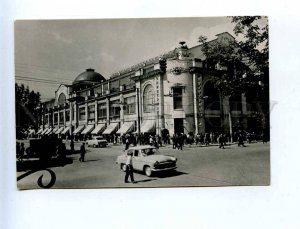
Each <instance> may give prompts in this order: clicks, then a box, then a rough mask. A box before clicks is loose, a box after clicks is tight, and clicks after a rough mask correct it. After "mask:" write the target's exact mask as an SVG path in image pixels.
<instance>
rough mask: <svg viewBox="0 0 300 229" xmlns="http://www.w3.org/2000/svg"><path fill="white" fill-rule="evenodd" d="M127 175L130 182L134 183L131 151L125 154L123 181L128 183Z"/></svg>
mask: <svg viewBox="0 0 300 229" xmlns="http://www.w3.org/2000/svg"><path fill="white" fill-rule="evenodd" d="M129 176H130V180H131V183H136V182H135V180H134V177H133V167H132V152H129V153H128V154H127V160H126V174H125V183H129V181H128V177H129Z"/></svg>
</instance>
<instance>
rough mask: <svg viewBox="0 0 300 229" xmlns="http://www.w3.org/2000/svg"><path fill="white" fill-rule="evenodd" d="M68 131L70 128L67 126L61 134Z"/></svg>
mask: <svg viewBox="0 0 300 229" xmlns="http://www.w3.org/2000/svg"><path fill="white" fill-rule="evenodd" d="M69 130H70V126H67V127H66V128H65V129H64V130H63V132H61V134H66V133H67V132H68V131H69Z"/></svg>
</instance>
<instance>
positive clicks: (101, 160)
mask: <svg viewBox="0 0 300 229" xmlns="http://www.w3.org/2000/svg"><path fill="white" fill-rule="evenodd" d="M91 161H102V159H97V160H96V159H95V160H84V162H91Z"/></svg>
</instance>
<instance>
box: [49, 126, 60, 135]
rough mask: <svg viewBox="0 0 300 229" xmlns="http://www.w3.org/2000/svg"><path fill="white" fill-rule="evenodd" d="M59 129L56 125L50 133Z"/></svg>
mask: <svg viewBox="0 0 300 229" xmlns="http://www.w3.org/2000/svg"><path fill="white" fill-rule="evenodd" d="M57 130H58V127H54V129H53V130H52V131H50V132H49V133H48V134H51V133H53V134H55V133H56V131H57Z"/></svg>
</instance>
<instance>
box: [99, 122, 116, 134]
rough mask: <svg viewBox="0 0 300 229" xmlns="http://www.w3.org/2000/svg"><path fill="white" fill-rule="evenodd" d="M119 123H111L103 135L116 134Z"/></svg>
mask: <svg viewBox="0 0 300 229" xmlns="http://www.w3.org/2000/svg"><path fill="white" fill-rule="evenodd" d="M118 124H119V123H117V122H115V123H111V124H110V125H109V126H108V127H107V128H106V129H105V130H104V131H103V133H102V134H111V133H112V132H114V131H115V130H116V128H117V127H118Z"/></svg>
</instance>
